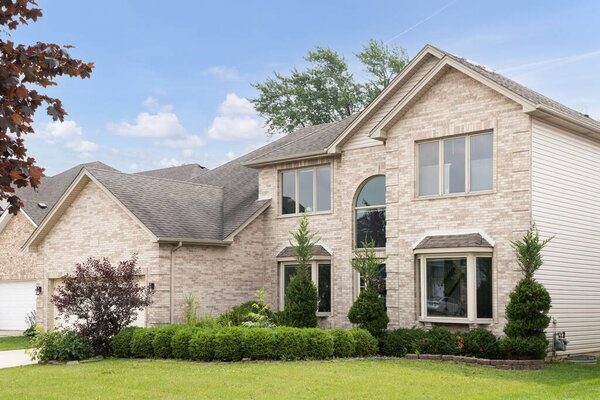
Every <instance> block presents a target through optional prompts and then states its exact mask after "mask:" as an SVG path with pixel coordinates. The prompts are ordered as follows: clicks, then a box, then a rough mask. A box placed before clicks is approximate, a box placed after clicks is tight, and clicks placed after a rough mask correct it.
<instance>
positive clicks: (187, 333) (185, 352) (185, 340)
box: [171, 327, 197, 360]
mask: <svg viewBox="0 0 600 400" xmlns="http://www.w3.org/2000/svg"><path fill="white" fill-rule="evenodd" d="M196 330H197V329H196V328H194V327H184V328H181V329H179V330H177V332H175V334H174V335H173V338H172V339H171V352H172V355H173V358H180V359H183V360H186V359H189V358H190V351H189V348H190V340H191V339H192V336H193V335H194V333H195V332H196Z"/></svg>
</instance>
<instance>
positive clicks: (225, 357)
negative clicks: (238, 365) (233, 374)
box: [214, 326, 244, 361]
mask: <svg viewBox="0 0 600 400" xmlns="http://www.w3.org/2000/svg"><path fill="white" fill-rule="evenodd" d="M214 352H215V353H214V358H215V359H217V360H221V361H239V360H241V359H242V358H244V328H239V327H237V326H234V327H231V328H229V329H219V330H217V332H216V333H215V339H214Z"/></svg>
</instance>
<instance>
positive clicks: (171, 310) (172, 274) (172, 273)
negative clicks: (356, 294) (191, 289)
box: [169, 242, 183, 324]
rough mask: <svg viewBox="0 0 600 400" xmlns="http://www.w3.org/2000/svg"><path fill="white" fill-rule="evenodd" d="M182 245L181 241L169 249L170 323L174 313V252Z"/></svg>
mask: <svg viewBox="0 0 600 400" xmlns="http://www.w3.org/2000/svg"><path fill="white" fill-rule="evenodd" d="M182 246H183V243H182V242H179V243H178V244H177V246H175V247H173V248H172V249H171V268H170V274H171V290H170V292H169V293H170V294H169V321H170V323H171V324H172V323H173V314H174V313H175V296H173V293H174V292H175V252H176V251H177V250H179V249H180V248H181V247H182Z"/></svg>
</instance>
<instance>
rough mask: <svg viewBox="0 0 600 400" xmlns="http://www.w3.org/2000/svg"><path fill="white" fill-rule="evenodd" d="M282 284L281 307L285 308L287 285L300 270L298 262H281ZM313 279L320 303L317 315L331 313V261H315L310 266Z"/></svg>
mask: <svg viewBox="0 0 600 400" xmlns="http://www.w3.org/2000/svg"><path fill="white" fill-rule="evenodd" d="M280 269H281V277H280V279H281V285H280V299H281V302H280V309H281V310H283V308H284V306H285V301H286V297H287V287H288V285H289V284H290V280H291V279H292V276H294V275H296V273H297V272H298V271H299V270H300V266H299V265H298V264H293V263H290V264H287V263H282V264H281V268H280ZM310 274H311V278H312V281H313V282H314V283H315V286H316V287H317V295H318V298H319V305H318V309H317V315H318V314H321V315H324V314H329V313H331V282H332V281H331V278H332V276H331V263H330V262H326V261H314V262H313V263H312V264H311V267H310Z"/></svg>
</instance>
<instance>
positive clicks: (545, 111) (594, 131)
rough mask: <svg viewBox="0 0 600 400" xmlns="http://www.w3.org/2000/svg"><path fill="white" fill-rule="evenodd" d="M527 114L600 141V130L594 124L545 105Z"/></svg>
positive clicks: (540, 105)
mask: <svg viewBox="0 0 600 400" xmlns="http://www.w3.org/2000/svg"><path fill="white" fill-rule="evenodd" d="M526 113H527V114H529V115H531V116H533V117H538V118H540V119H542V120H545V121H546V122H548V123H551V124H554V125H559V126H562V127H564V128H567V129H573V128H574V127H575V128H577V129H576V130H577V132H579V133H587V134H591V136H592V137H594V138H595V139H596V140H598V139H600V128H598V127H597V126H596V125H594V124H593V123H589V124H586V123H584V122H583V121H581V120H579V119H577V118H573V117H572V116H570V115H568V114H565V113H563V112H560V111H558V110H556V109H554V108H550V107H548V106H545V105H543V104H539V105H537V106H536V107H535V108H534V109H532V110H529V111H526ZM556 119H558V120H559V121H563V122H562V123H560V122H559V121H555V120H556ZM582 131H583V132H582Z"/></svg>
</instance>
